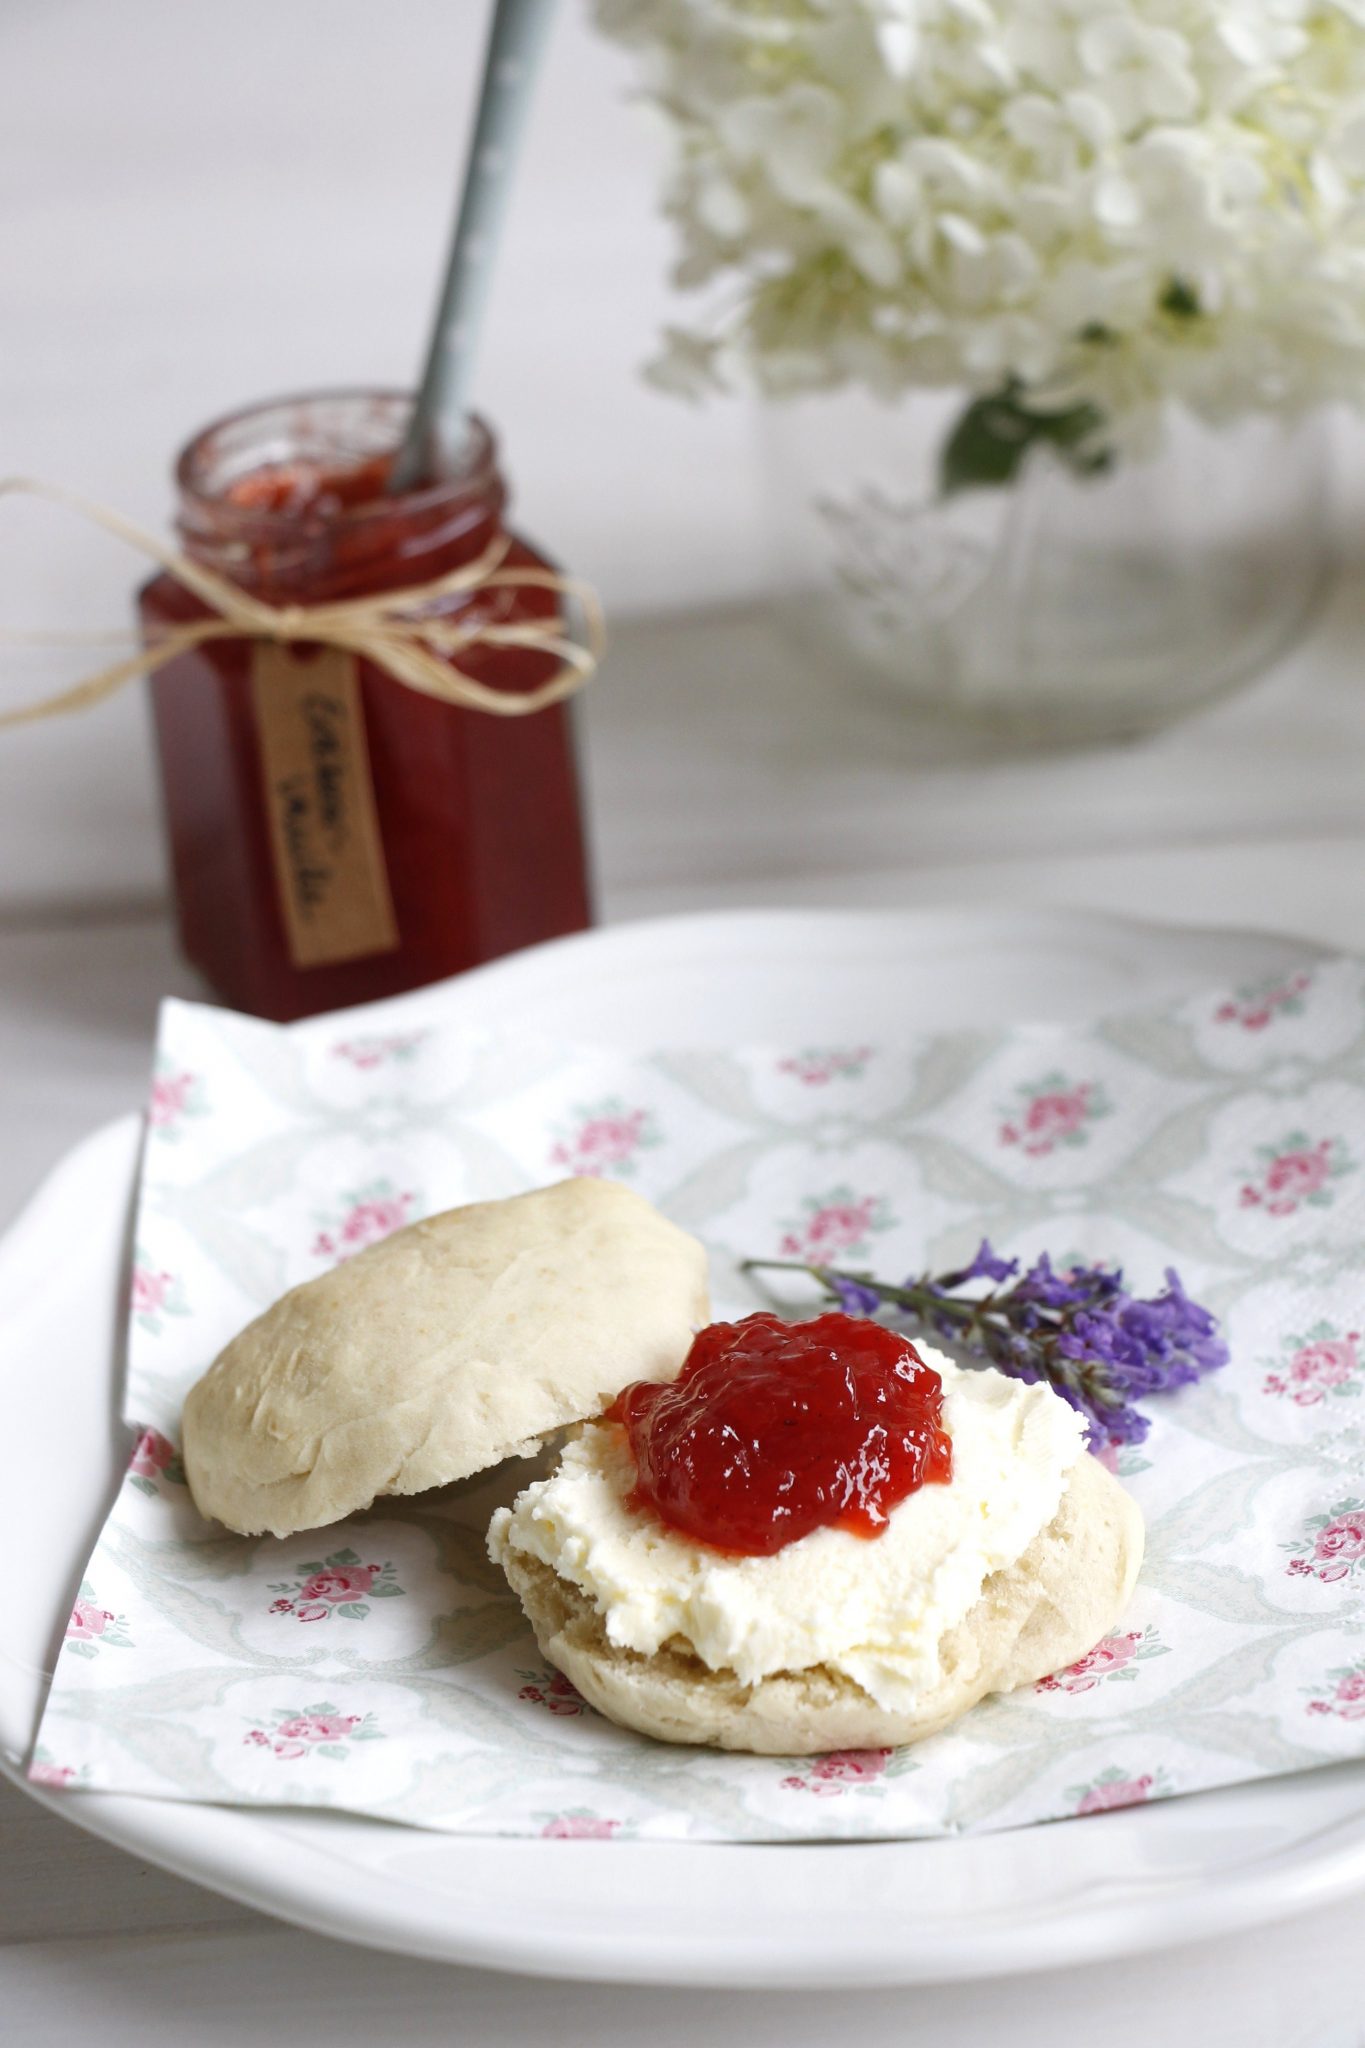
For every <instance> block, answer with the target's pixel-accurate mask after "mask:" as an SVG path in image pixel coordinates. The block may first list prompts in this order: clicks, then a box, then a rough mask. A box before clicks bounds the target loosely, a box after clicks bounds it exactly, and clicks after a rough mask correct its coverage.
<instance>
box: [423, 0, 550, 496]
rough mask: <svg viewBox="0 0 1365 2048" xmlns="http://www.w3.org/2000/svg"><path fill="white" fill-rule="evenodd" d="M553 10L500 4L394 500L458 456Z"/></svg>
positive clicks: (523, 0) (527, 0)
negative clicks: (490, 291) (510, 196)
mask: <svg viewBox="0 0 1365 2048" xmlns="http://www.w3.org/2000/svg"><path fill="white" fill-rule="evenodd" d="M553 6H554V0H495V6H494V10H493V23H492V27H491V29H490V31H489V37H488V54H487V57H486V59H485V62H484V73H483V87H482V90H481V91H480V94H479V107H478V113H477V115H476V116H475V121H474V137H473V141H472V142H471V144H470V148H469V160H468V162H467V164H466V166H465V175H464V185H463V189H462V191H461V193H460V205H459V211H458V212H457V214H456V217H455V231H454V234H453V236H452V238H451V244H450V254H449V257H448V258H447V261H446V269H445V276H444V278H443V279H442V282H441V295H440V298H439V300H438V301H437V306H436V318H435V321H434V322H433V325H432V331H431V340H430V343H429V345H428V348H427V355H426V362H425V364H424V366H423V370H422V381H421V384H420V386H419V387H418V392H417V399H416V403H415V404H414V406H413V409H412V417H411V419H410V420H409V422H408V430H407V433H406V435H405V436H404V439H403V445H402V447H401V448H400V449H399V451H398V454H397V457H396V458H395V460H394V463H393V467H392V469H391V470H390V472H389V477H388V489H389V491H390V492H396V491H409V490H412V489H413V488H414V487H415V486H416V485H418V484H420V483H422V482H423V481H424V480H425V479H426V478H427V477H429V476H433V475H435V474H437V473H438V472H440V471H442V470H448V469H449V468H451V467H453V466H454V463H455V459H456V458H457V457H458V454H459V448H460V442H461V439H462V437H463V433H464V425H465V406H466V399H467V397H468V391H469V381H470V376H471V373H472V370H473V364H474V354H475V349H476V346H477V342H478V337H479V330H480V328H481V326H482V322H483V314H484V309H485V306H486V304H487V299H488V288H489V283H490V280H491V277H492V271H493V257H494V255H495V253H496V249H497V244H498V240H499V236H500V234H501V230H502V219H503V213H504V211H505V208H506V203H507V195H508V191H509V189H510V186H511V182H512V169H513V166H514V164H515V162H516V157H517V150H518V146H519V144H520V142H521V137H522V132H523V129H524V127H525V122H526V115H527V111H528V109H529V106H530V101H531V89H532V87H533V85H534V83H535V76H536V69H537V64H538V60H539V57H540V53H541V50H542V49H543V47H544V43H545V36H546V31H547V29H548V27H549V23H550V14H551V10H552V8H553Z"/></svg>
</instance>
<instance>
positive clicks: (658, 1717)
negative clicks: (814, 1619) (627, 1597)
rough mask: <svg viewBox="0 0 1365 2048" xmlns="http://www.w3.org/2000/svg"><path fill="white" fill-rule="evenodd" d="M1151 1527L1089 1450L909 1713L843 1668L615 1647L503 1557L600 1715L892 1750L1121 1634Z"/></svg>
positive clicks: (556, 1656) (559, 1586) (757, 1745)
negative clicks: (757, 1663) (766, 1672)
mask: <svg viewBox="0 0 1365 2048" xmlns="http://www.w3.org/2000/svg"><path fill="white" fill-rule="evenodd" d="M1142 1550H1143V1524H1142V1517H1141V1514H1140V1512H1139V1510H1138V1507H1137V1505H1136V1503H1135V1502H1134V1501H1133V1499H1132V1498H1131V1496H1130V1495H1129V1494H1128V1493H1127V1492H1126V1491H1125V1489H1124V1488H1123V1487H1122V1486H1121V1485H1120V1484H1119V1482H1118V1481H1117V1480H1116V1479H1115V1478H1113V1476H1112V1475H1111V1474H1110V1473H1109V1472H1108V1471H1106V1469H1105V1468H1104V1467H1103V1466H1102V1465H1100V1464H1099V1463H1098V1461H1097V1460H1096V1459H1095V1458H1093V1457H1091V1456H1089V1455H1088V1454H1086V1455H1083V1456H1082V1457H1081V1458H1080V1459H1078V1461H1077V1462H1076V1464H1075V1465H1074V1466H1073V1467H1072V1470H1071V1472H1070V1474H1069V1475H1068V1478H1067V1483H1066V1486H1065V1489H1064V1491H1063V1494H1062V1499H1061V1503H1060V1505H1059V1507H1058V1509H1057V1512H1056V1514H1055V1515H1054V1516H1053V1518H1052V1520H1051V1521H1050V1522H1049V1523H1048V1524H1047V1526H1046V1527H1045V1528H1044V1529H1042V1530H1041V1531H1040V1532H1039V1534H1038V1535H1037V1536H1036V1537H1035V1538H1034V1540H1033V1542H1032V1543H1031V1544H1030V1545H1029V1547H1028V1548H1027V1549H1026V1550H1025V1552H1024V1553H1023V1555H1022V1556H1021V1557H1020V1558H1019V1559H1018V1560H1017V1562H1016V1563H1015V1564H1013V1565H1011V1566H1010V1567H1009V1568H1008V1569H1006V1570H1002V1571H998V1572H996V1573H994V1574H992V1575H991V1576H990V1577H989V1578H988V1579H987V1580H986V1582H985V1585H984V1586H983V1588H982V1591H981V1595H980V1598H979V1599H978V1601H977V1603H976V1605H975V1606H974V1607H973V1608H972V1609H971V1610H970V1612H969V1613H968V1614H967V1615H966V1617H965V1619H964V1620H963V1621H962V1622H961V1623H960V1624H959V1625H958V1626H957V1627H956V1628H955V1629H953V1630H952V1631H951V1632H950V1633H949V1634H948V1635H947V1636H945V1638H944V1639H943V1641H942V1643H941V1645H940V1660H941V1676H940V1679H939V1682H938V1684H937V1685H936V1686H935V1687H934V1688H933V1689H932V1690H931V1691H929V1692H928V1693H926V1694H925V1695H924V1696H923V1697H922V1698H921V1699H920V1700H919V1701H918V1702H917V1703H916V1706H915V1707H914V1709H913V1711H911V1712H908V1713H905V1712H902V1713H897V1712H893V1711H890V1710H888V1709H887V1708H885V1707H883V1706H881V1705H879V1704H878V1702H877V1701H876V1700H874V1699H873V1698H871V1696H870V1695H869V1694H868V1693H866V1692H864V1691H863V1690H862V1688H861V1687H860V1686H858V1685H857V1684H855V1683H854V1682H853V1681H852V1680H851V1679H849V1678H848V1677H847V1676H846V1675H845V1674H844V1673H842V1672H837V1671H833V1670H830V1669H828V1668H824V1667H816V1668H813V1669H808V1670H802V1671H783V1672H776V1673H774V1674H772V1675H771V1676H769V1677H765V1678H762V1679H760V1680H758V1681H757V1682H756V1683H754V1684H749V1685H746V1684H743V1683H741V1682H740V1680H739V1679H738V1677H737V1676H736V1674H735V1673H734V1672H727V1671H724V1670H711V1669H709V1668H708V1667H707V1666H706V1665H705V1664H704V1663H702V1661H701V1660H700V1659H699V1658H698V1657H697V1656H696V1655H695V1654H694V1653H693V1652H692V1650H691V1648H690V1646H689V1645H688V1644H687V1643H686V1642H684V1641H682V1640H680V1639H675V1640H674V1641H672V1642H670V1643H667V1644H665V1645H664V1646H663V1647H662V1649H660V1650H659V1651H657V1652H655V1653H654V1654H653V1655H650V1656H643V1655H640V1654H638V1653H636V1652H634V1651H631V1650H624V1649H621V1648H619V1647H617V1646H616V1645H614V1644H612V1643H611V1642H609V1640H608V1638H607V1633H606V1628H605V1625H604V1619H603V1616H602V1615H601V1613H600V1612H599V1611H598V1610H597V1608H596V1606H595V1605H594V1603H593V1602H592V1601H591V1600H590V1599H588V1598H587V1597H586V1596H585V1595H584V1594H583V1593H582V1592H581V1591H580V1590H579V1588H578V1587H576V1586H574V1585H572V1584H570V1583H569V1581H568V1580H566V1579H564V1578H562V1577H560V1575H559V1574H558V1573H556V1572H555V1571H554V1570H553V1569H552V1568H551V1567H550V1566H548V1565H547V1564H545V1563H543V1562H542V1561H541V1560H540V1559H538V1558H535V1557H532V1556H530V1555H528V1554H527V1553H526V1552H524V1551H520V1550H516V1549H513V1548H511V1547H507V1548H505V1549H504V1550H503V1553H502V1557H501V1562H502V1567H503V1570H504V1572H505V1573H506V1576H507V1579H508V1582H509V1584H510V1585H511V1586H512V1588H513V1590H514V1591H515V1592H516V1594H517V1595H518V1597H519V1598H520V1600H521V1603H522V1606H523V1608H524V1609H525V1612H526V1615H527V1617H528V1619H529V1621H530V1623H531V1626H532V1629H533V1631H534V1633H535V1638H536V1642H537V1644H538V1645H539V1648H540V1651H541V1653H542V1655H543V1656H544V1657H545V1658H546V1659H547V1660H548V1661H549V1662H550V1663H551V1664H553V1665H554V1666H555V1667H556V1668H557V1669H558V1670H560V1671H562V1672H563V1673H564V1675H565V1677H566V1678H568V1679H569V1680H570V1681H571V1683H572V1684H573V1685H574V1686H575V1687H576V1688H577V1690H578V1691H579V1692H580V1693H581V1694H582V1695H583V1697H584V1699H586V1700H587V1701H588V1702H589V1703H590V1704H591V1705H592V1706H594V1707H596V1708H597V1709H598V1711H599V1712H600V1713H602V1714H605V1715H606V1716H607V1718H608V1719H609V1720H612V1721H615V1722H617V1723H618V1724H619V1725H620V1726H621V1727H624V1728H630V1729H633V1730H635V1731H636V1732H637V1733H638V1734H641V1735H648V1736H651V1737H653V1738H654V1739H655V1740H656V1741H661V1742H673V1743H687V1744H692V1745H700V1746H704V1747H709V1748H714V1749H724V1750H737V1751H748V1752H751V1753H753V1754H756V1755H761V1756H813V1755H819V1754H822V1753H825V1752H829V1751H835V1750H858V1749H890V1748H896V1747H900V1746H904V1745H906V1744H909V1743H914V1742H920V1741H923V1740H924V1739H925V1738H926V1737H927V1736H930V1735H936V1734H938V1733H940V1732H941V1731H942V1730H943V1729H944V1728H946V1727H948V1726H949V1725H950V1724H951V1723H953V1722H955V1721H957V1720H959V1719H960V1718H961V1717H962V1715H964V1714H965V1713H967V1712H968V1711H969V1709H970V1708H972V1707H973V1706H975V1705H976V1704H977V1702H978V1701H980V1700H982V1699H984V1698H985V1697H986V1696H987V1695H988V1694H990V1693H1002V1692H1010V1691H1013V1690H1014V1689H1015V1688H1017V1687H1019V1686H1026V1685H1031V1684H1033V1683H1035V1682H1036V1681H1037V1680H1038V1679H1040V1678H1045V1677H1047V1676H1048V1674H1049V1673H1050V1672H1053V1671H1058V1670H1061V1669H1063V1668H1064V1667H1065V1666H1066V1665H1068V1664H1071V1663H1074V1662H1075V1661H1076V1660H1077V1659H1078V1658H1080V1657H1083V1656H1084V1655H1085V1654H1086V1653H1087V1652H1088V1651H1089V1650H1091V1649H1093V1648H1094V1646H1095V1644H1096V1643H1097V1642H1099V1641H1101V1640H1102V1638H1103V1637H1104V1636H1105V1635H1106V1634H1107V1633H1108V1631H1109V1630H1110V1629H1111V1628H1112V1626H1113V1625H1114V1623H1115V1621H1116V1620H1117V1619H1118V1617H1119V1616H1120V1614H1122V1612H1123V1610H1124V1608H1125V1607H1126V1605H1127V1603H1128V1601H1129V1599H1130V1597H1131V1595H1132V1591H1133V1587H1134V1585H1135V1583H1136V1580H1137V1575H1138V1571H1139V1568H1140V1566H1141V1562H1142Z"/></svg>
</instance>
